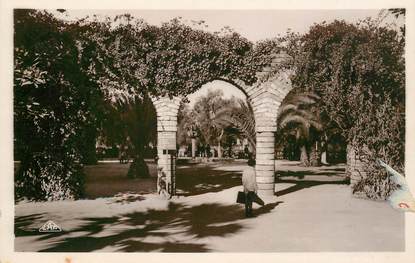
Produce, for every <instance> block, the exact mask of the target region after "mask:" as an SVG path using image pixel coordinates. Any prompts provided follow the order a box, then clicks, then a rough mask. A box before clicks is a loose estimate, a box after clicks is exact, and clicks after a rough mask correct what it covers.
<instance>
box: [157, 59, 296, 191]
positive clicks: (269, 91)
mask: <svg viewBox="0 0 415 263" xmlns="http://www.w3.org/2000/svg"><path fill="white" fill-rule="evenodd" d="M285 58H286V55H284V54H280V55H276V56H275V58H274V59H273V62H272V64H273V66H275V64H277V63H281V61H282V60H283V59H285ZM268 71H269V69H268V68H264V69H263V70H262V71H261V72H258V73H257V76H258V77H260V76H261V74H267V72H268ZM221 80H223V81H227V82H229V83H232V84H233V85H235V86H236V87H238V88H239V89H241V90H242V91H243V92H244V93H245V94H246V95H247V101H248V102H249V103H250V105H251V106H252V109H253V111H254V116H255V125H256V126H255V131H256V176H257V183H258V192H259V194H261V195H274V174H275V156H274V147H275V143H274V142H275V137H274V136H275V132H276V131H277V112H278V108H279V106H280V104H281V102H282V101H283V99H284V98H285V96H286V95H287V94H288V93H289V92H290V91H291V89H292V87H291V83H290V80H289V73H288V72H284V73H281V74H279V75H276V76H275V77H273V78H270V79H269V80H268V81H266V82H258V83H255V84H253V85H251V86H247V85H245V84H243V83H242V82H241V81H238V80H226V79H221ZM181 99H182V98H181V97H173V98H169V97H161V98H153V103H154V106H155V109H156V112H157V138H158V140H157V143H158V145H157V149H158V153H157V154H158V158H159V159H158V163H157V165H158V167H159V168H162V169H163V171H164V173H165V175H166V179H167V181H168V182H169V183H170V184H171V186H172V193H173V194H174V193H175V169H176V166H175V151H176V133H177V114H178V110H179V104H180V101H181Z"/></svg>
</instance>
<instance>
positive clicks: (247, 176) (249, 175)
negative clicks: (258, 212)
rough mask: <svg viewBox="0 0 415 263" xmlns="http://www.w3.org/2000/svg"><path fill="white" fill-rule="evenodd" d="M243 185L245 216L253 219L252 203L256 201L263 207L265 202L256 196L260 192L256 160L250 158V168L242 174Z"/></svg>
mask: <svg viewBox="0 0 415 263" xmlns="http://www.w3.org/2000/svg"><path fill="white" fill-rule="evenodd" d="M242 185H243V187H244V193H245V216H246V217H252V216H253V214H252V202H254V201H255V202H257V203H259V204H261V205H264V201H262V200H261V199H260V198H259V197H258V196H257V194H256V193H257V191H258V185H257V183H256V173H255V160H254V159H253V158H249V160H248V167H247V168H246V169H245V170H244V172H243V174H242Z"/></svg>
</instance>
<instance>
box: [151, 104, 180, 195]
mask: <svg viewBox="0 0 415 263" xmlns="http://www.w3.org/2000/svg"><path fill="white" fill-rule="evenodd" d="M153 103H154V106H155V108H156V111H157V155H158V157H159V159H158V162H157V167H158V168H160V167H161V168H163V172H164V174H165V175H166V182H167V183H168V184H169V185H170V189H169V190H170V193H171V194H172V195H174V194H175V192H176V136H177V112H178V109H179V104H180V99H179V98H173V99H169V98H160V99H156V100H154V101H153Z"/></svg>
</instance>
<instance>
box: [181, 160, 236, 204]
mask: <svg viewBox="0 0 415 263" xmlns="http://www.w3.org/2000/svg"><path fill="white" fill-rule="evenodd" d="M224 167H226V166H224ZM178 168H179V169H178V170H177V173H176V187H177V194H178V195H180V196H192V195H200V194H205V193H211V192H214V193H216V192H220V191H222V190H224V189H228V188H231V187H234V186H238V185H241V184H242V179H241V178H242V171H240V170H239V171H238V170H236V169H235V170H234V171H232V170H228V169H226V170H225V169H221V166H216V165H215V166H210V165H209V166H208V165H205V166H201V165H194V166H193V167H190V168H186V169H180V167H178Z"/></svg>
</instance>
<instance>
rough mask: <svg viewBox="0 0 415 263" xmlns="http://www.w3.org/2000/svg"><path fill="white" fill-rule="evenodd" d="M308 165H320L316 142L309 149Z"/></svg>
mask: <svg viewBox="0 0 415 263" xmlns="http://www.w3.org/2000/svg"><path fill="white" fill-rule="evenodd" d="M310 166H314V167H315V166H320V155H319V151H318V144H317V142H315V145H314V147H312V149H311V153H310Z"/></svg>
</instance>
